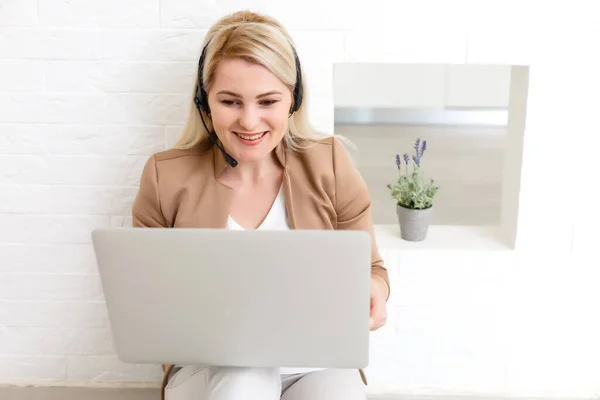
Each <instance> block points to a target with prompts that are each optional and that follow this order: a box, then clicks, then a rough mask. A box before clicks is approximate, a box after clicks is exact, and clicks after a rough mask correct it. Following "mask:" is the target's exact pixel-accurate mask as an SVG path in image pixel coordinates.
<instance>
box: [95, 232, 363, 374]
mask: <svg viewBox="0 0 600 400" xmlns="http://www.w3.org/2000/svg"><path fill="white" fill-rule="evenodd" d="M92 239H93V244H94V249H95V252H96V259H97V262H98V268H99V274H100V278H101V281H102V286H103V290H104V297H105V300H106V305H107V309H108V315H109V319H110V323H111V326H112V332H113V338H114V343H115V348H116V352H117V355H118V357H119V359H120V360H121V361H123V362H128V363H151V364H183V365H198V364H199V365H220V366H254V367H301V368H302V367H309V368H313V367H315V368H364V367H366V366H367V365H368V354H369V309H370V298H369V291H370V271H371V268H370V265H371V242H370V237H369V235H368V233H366V232H362V231H324V230H318V231H317V230H290V231H260V230H255V231H235V230H226V229H192V228H178V229H168V228H114V229H97V230H95V231H93V234H92Z"/></svg>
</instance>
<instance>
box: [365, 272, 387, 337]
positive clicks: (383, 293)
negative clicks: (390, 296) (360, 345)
mask: <svg viewBox="0 0 600 400" xmlns="http://www.w3.org/2000/svg"><path fill="white" fill-rule="evenodd" d="M387 292H388V286H387V283H385V281H384V280H383V278H381V277H380V276H378V275H373V276H371V318H370V320H369V329H370V330H372V331H376V330H377V329H379V328H381V327H382V326H383V325H385V323H386V322H387V308H386V305H387V304H386V299H387Z"/></svg>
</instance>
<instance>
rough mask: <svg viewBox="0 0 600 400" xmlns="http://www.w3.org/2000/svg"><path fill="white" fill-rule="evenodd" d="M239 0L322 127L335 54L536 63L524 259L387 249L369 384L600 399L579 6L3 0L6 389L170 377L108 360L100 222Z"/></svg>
mask: <svg viewBox="0 0 600 400" xmlns="http://www.w3.org/2000/svg"><path fill="white" fill-rule="evenodd" d="M242 7H251V8H252V9H254V10H257V11H266V12H268V13H270V14H272V15H274V16H275V17H277V18H279V19H280V20H281V21H282V22H283V23H284V24H285V25H286V26H287V27H288V29H289V30H290V32H291V33H292V35H293V37H294V40H295V41H296V43H297V46H298V52H299V54H300V56H301V58H302V60H303V63H304V68H305V71H306V73H307V82H308V84H309V85H310V87H309V93H310V95H311V96H310V98H308V99H307V101H308V104H309V106H310V111H311V115H312V119H313V122H314V123H315V125H317V127H319V128H322V129H326V130H328V131H331V130H332V129H333V109H332V106H333V99H332V89H333V87H332V76H331V72H332V63H334V62H409V63H464V62H468V63H499V64H511V63H512V64H527V65H531V80H530V82H531V86H530V103H529V105H528V115H529V119H528V122H527V124H528V125H527V132H526V137H525V149H526V150H525V155H524V169H523V189H522V193H521V212H520V219H519V247H520V251H519V252H516V253H497V252H494V253H488V252H477V253H472V252H463V251H433V250H432V251H427V252H419V251H417V252H412V251H405V252H402V253H400V252H399V251H397V250H395V249H382V252H383V255H384V257H385V259H386V262H387V265H388V268H389V270H390V275H391V278H392V284H393V285H394V291H393V293H392V297H391V298H390V303H389V312H390V323H389V324H388V326H386V327H385V328H384V329H382V330H380V331H378V332H376V333H374V334H373V336H372V338H373V345H372V361H371V366H370V367H369V368H368V370H367V373H368V375H369V379H370V386H369V391H370V392H372V393H411V394H422V393H436V394H440V393H464V394H469V393H488V394H494V395H498V394H500V395H501V394H511V395H549V396H550V395H562V396H565V397H575V396H593V395H597V393H598V392H600V386H599V383H598V382H599V381H598V379H597V377H598V376H600V367H599V364H598V362H597V360H598V359H600V346H599V345H598V341H597V338H598V337H600V324H599V323H598V322H597V321H598V319H597V318H596V316H597V306H596V305H597V304H599V303H600V302H599V300H600V299H599V298H598V293H597V282H598V272H597V271H598V269H597V266H598V265H600V262H598V263H596V259H593V261H592V259H589V258H588V259H580V258H578V257H574V256H573V255H571V254H569V253H568V251H569V249H571V246H573V248H576V249H577V254H584V253H585V254H586V255H588V256H594V253H592V251H591V250H592V246H593V243H592V241H591V240H589V236H586V237H583V236H582V234H581V232H588V233H592V232H594V231H593V230H592V229H589V228H588V227H589V226H594V225H593V224H594V223H596V225H597V222H596V221H593V222H590V220H589V216H590V215H596V216H597V212H596V213H595V214H594V213H585V212H584V213H583V214H581V215H578V219H577V220H575V219H574V215H573V214H574V213H575V211H574V208H577V207H595V206H593V204H597V202H596V203H594V201H592V199H593V194H591V193H588V192H589V191H590V190H591V189H588V188H589V187H594V185H593V184H586V186H582V187H580V186H578V183H579V182H580V181H579V180H577V179H580V180H581V183H583V182H584V181H585V179H591V178H593V177H594V176H595V175H594V174H595V173H596V172H594V171H597V168H595V169H594V168H592V166H591V165H590V168H589V169H586V168H584V167H583V163H585V162H586V159H584V158H583V157H582V155H583V152H585V151H588V152H589V153H590V155H591V154H595V153H592V151H594V152H595V147H594V146H592V145H591V143H590V142H589V140H590V139H591V136H590V135H589V133H590V132H594V129H595V132H598V131H600V130H598V129H597V128H598V122H597V121H595V120H594V117H593V116H594V115H597V114H598V111H597V110H598V109H599V108H600V107H598V102H597V93H598V89H599V85H598V74H597V71H598V70H600V69H599V68H598V62H597V60H595V59H594V58H593V57H594V54H595V52H594V51H593V49H597V48H598V37H600V32H599V31H598V29H597V26H598V22H600V21H598V18H597V15H598V14H597V13H594V12H592V11H591V9H590V8H589V7H586V4H585V2H583V1H572V2H569V3H568V4H564V5H561V7H558V6H557V5H555V4H554V3H552V4H548V3H538V4H534V2H529V1H513V2H508V1H502V2H497V3H495V4H490V2H481V1H468V0H453V1H444V2H441V1H439V2H433V1H418V2H414V1H405V0H397V1H394V2H391V1H385V0H375V1H370V2H367V3H360V4H358V3H357V4H355V5H351V4H350V3H348V2H343V1H317V0H310V1H302V2H298V1H289V0H286V1H283V0H280V1H277V2H273V1H266V0H253V1H230V0H228V1H222V0H217V1H207V0H201V1H192V0H75V1H73V0H69V1H67V0H37V1H36V0H0V384H1V383H17V384H26V383H33V384H48V383H51V384H88V385H100V384H114V385H123V384H126V383H128V382H130V383H131V382H133V383H135V384H141V382H144V381H149V382H152V383H153V384H157V382H158V379H159V377H160V371H159V369H158V367H156V366H136V365H125V364H123V363H120V362H119V361H118V360H117V358H116V357H115V355H114V349H113V347H112V342H111V337H110V327H109V323H108V319H107V315H106V310H105V307H104V303H103V298H102V291H101V286H100V283H99V279H98V275H97V273H96V266H95V261H94V255H93V251H92V248H91V246H90V231H91V230H92V229H93V228H97V227H108V226H126V225H128V224H129V223H130V219H129V208H130V204H131V200H132V198H133V196H134V195H135V192H136V186H137V183H138V179H139V174H140V171H141V167H142V165H143V163H144V161H145V159H146V157H147V156H148V155H150V154H151V153H153V152H155V151H159V150H161V149H163V148H165V146H166V145H167V144H170V143H173V141H174V140H175V138H176V137H177V135H178V133H179V130H180V128H181V125H182V123H183V122H184V118H185V116H186V114H187V111H188V104H187V101H188V96H189V93H190V91H191V89H192V88H191V86H190V85H191V84H192V83H193V78H194V74H195V72H196V71H195V69H196V65H197V56H198V54H199V50H200V44H201V41H202V38H203V35H204V34H205V32H206V29H207V28H208V27H209V26H210V25H211V24H212V23H213V22H214V21H215V20H216V19H217V18H218V17H220V16H221V15H223V14H224V13H226V12H231V11H234V10H237V9H239V8H242ZM315 10H318V11H315ZM586 93H594V94H596V95H595V96H593V97H592V98H591V99H590V98H589V97H586V98H584V97H582V96H583V95H585V94H586ZM582 111H584V112H582ZM563 134H568V135H569V142H565V140H564V136H563ZM572 137H575V138H585V139H586V140H588V141H587V142H586V144H585V145H581V144H580V145H578V144H577V142H576V140H575V139H571V138H572ZM567 148H568V149H569V152H568V153H567V152H564V150H565V149H567ZM573 171H575V172H573ZM573 175H576V176H575V178H574V177H573ZM565 182H567V183H565ZM582 192H585V193H582ZM586 217H588V218H586ZM573 221H575V222H576V225H575V231H576V232H578V233H579V236H577V235H575V236H572V233H573V231H572V228H573ZM590 224H592V225H590ZM586 229H587V230H586ZM596 257H597V256H596Z"/></svg>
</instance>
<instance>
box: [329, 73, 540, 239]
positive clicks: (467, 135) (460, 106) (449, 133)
mask: <svg viewBox="0 0 600 400" xmlns="http://www.w3.org/2000/svg"><path fill="white" fill-rule="evenodd" d="M528 79H529V67H527V66H517V65H500V64H489V65H484V64H403V63H397V64H391V63H381V64H378V63H338V64H334V65H333V86H334V132H335V134H336V135H341V136H344V137H346V138H348V139H350V140H351V141H352V142H353V143H354V144H355V145H356V149H355V150H354V151H353V155H354V158H355V160H356V163H357V166H358V168H359V170H360V172H361V174H362V175H363V177H364V178H365V180H366V182H367V185H368V186H369V190H370V192H371V196H372V198H373V219H374V222H375V224H376V231H377V233H378V236H379V240H378V243H379V244H380V245H382V246H383V245H384V246H385V247H402V248H416V249H421V248H428V249H431V248H434V249H435V248H440V249H447V248H461V249H470V248H481V249H514V248H515V242H516V236H517V218H518V211H519V193H520V177H521V167H522V153H523V138H524V131H525V116H526V109H527V92H528V90H527V88H528ZM416 138H420V139H421V140H427V144H428V145H427V150H426V152H425V155H424V157H423V160H422V162H423V168H424V171H425V174H426V176H428V177H431V178H433V179H435V180H436V181H437V182H438V184H439V185H440V189H441V190H440V193H439V194H438V196H437V197H436V202H435V204H434V206H435V213H434V220H433V224H432V226H431V227H430V232H429V235H428V238H427V239H426V240H425V241H423V242H419V243H411V242H406V241H404V240H401V239H400V231H399V226H398V222H397V217H396V210H395V204H394V201H393V199H392V198H391V197H390V195H389V190H388V189H387V187H386V185H387V183H392V182H393V181H395V180H396V179H397V174H398V171H397V169H396V165H395V161H394V158H395V155H396V154H400V155H402V154H403V153H408V154H409V156H411V155H412V154H414V149H413V146H414V142H415V140H416ZM411 163H412V161H411ZM403 168H406V167H405V166H403Z"/></svg>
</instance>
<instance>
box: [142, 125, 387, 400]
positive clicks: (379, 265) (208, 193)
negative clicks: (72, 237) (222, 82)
mask: <svg viewBox="0 0 600 400" xmlns="http://www.w3.org/2000/svg"><path fill="white" fill-rule="evenodd" d="M275 154H276V156H277V160H278V161H279V163H280V164H281V166H282V167H283V193H284V197H285V205H286V210H287V217H288V222H289V224H290V227H291V228H292V229H347V230H363V231H367V232H369V233H370V234H371V238H372V246H371V248H372V253H371V268H372V273H373V274H375V275H379V276H381V277H382V278H383V279H384V280H385V282H386V283H387V284H388V286H389V279H388V273H387V270H386V268H385V267H384V265H383V260H382V259H381V257H380V255H379V252H378V250H377V246H376V243H375V235H374V232H373V223H372V217H371V198H370V195H369V192H368V189H367V186H366V184H365V182H364V180H363V179H362V177H361V176H360V174H359V172H358V170H357V169H356V167H355V166H354V164H353V162H352V160H351V159H350V156H349V154H348V152H347V151H346V149H345V147H344V146H343V145H342V144H341V143H340V141H339V140H337V139H334V138H333V137H329V138H326V139H323V140H321V141H320V142H318V143H316V144H315V145H313V146H311V147H310V148H308V149H306V150H302V151H300V152H294V151H291V150H289V149H287V148H286V146H285V145H284V142H283V141H282V143H281V144H279V145H278V146H277V147H276V148H275ZM226 167H227V163H226V161H225V159H224V158H223V156H222V155H221V153H220V152H219V151H218V149H217V148H216V147H215V146H214V145H212V143H211V142H210V141H205V142H201V143H200V144H198V145H196V146H195V147H193V148H191V149H189V150H177V149H171V150H166V151H163V152H159V153H156V154H154V155H152V156H151V157H150V158H149V160H148V161H147V163H146V165H145V167H144V170H143V172H142V176H141V179H140V187H139V191H138V193H137V196H136V198H135V201H134V203H133V207H132V218H133V226H135V227H172V228H179V227H190V228H193V227H196V228H225V227H226V224H227V219H228V217H229V210H230V203H231V198H232V189H231V188H229V187H228V186H225V185H223V184H221V183H219V182H218V181H217V179H216V177H217V176H219V175H220V174H221V172H223V170H224V169H225V168H226ZM340 279H343V276H341V277H340ZM171 367H172V366H170V365H169V366H163V370H164V371H165V379H163V394H164V386H165V384H166V377H167V375H168V372H169V371H170V369H171ZM360 373H361V377H362V379H363V382H364V383H365V384H366V383H367V382H366V378H365V375H364V373H363V371H362V370H361V371H360Z"/></svg>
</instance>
